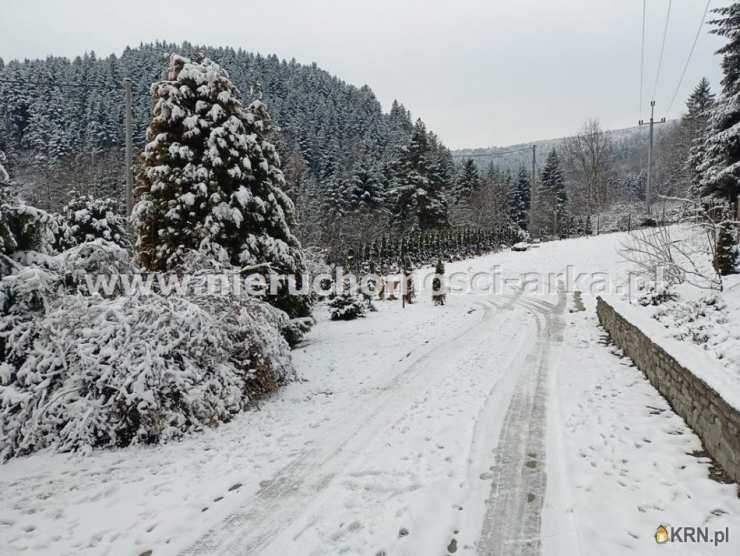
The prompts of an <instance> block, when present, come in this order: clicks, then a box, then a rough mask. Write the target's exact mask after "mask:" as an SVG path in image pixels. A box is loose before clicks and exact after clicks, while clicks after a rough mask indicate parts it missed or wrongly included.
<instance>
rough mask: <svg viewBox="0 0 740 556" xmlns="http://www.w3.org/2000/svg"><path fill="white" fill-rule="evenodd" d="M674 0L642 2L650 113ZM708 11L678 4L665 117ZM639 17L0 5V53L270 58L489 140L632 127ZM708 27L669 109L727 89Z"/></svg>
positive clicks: (497, 10) (533, 5)
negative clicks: (186, 51) (178, 47)
mask: <svg viewBox="0 0 740 556" xmlns="http://www.w3.org/2000/svg"><path fill="white" fill-rule="evenodd" d="M668 1H669V0H648V4H649V6H648V16H647V41H646V63H645V99H646V100H645V102H644V107H643V114H642V116H643V117H645V115H646V107H647V101H648V99H649V98H650V97H651V96H652V94H653V89H654V85H655V77H656V67H657V61H658V54H659V51H660V43H661V39H662V34H663V26H664V22H665V14H666V8H667V6H668ZM728 3H729V0H714V1H713V2H712V7H717V6H721V5H726V4H728ZM704 5H705V1H704V0H674V1H673V9H672V12H671V18H670V26H669V29H668V39H667V43H666V49H665V59H664V63H663V70H662V72H661V77H660V80H659V83H658V87H657V91H656V94H655V98H656V101H657V112H658V114H657V115H658V116H663V115H665V114H664V111H665V110H666V109H667V105H668V103H669V101H670V98H671V97H672V96H673V91H674V89H675V87H676V85H677V83H678V79H679V76H680V73H681V69H682V67H683V65H684V63H685V61H686V58H687V56H688V53H689V49H690V47H691V43H692V41H693V38H694V35H695V33H696V29H697V27H698V25H699V22H700V20H701V15H702V12H703V11H704ZM641 21H642V1H641V0H480V1H478V0H455V1H446V2H443V1H439V0H370V1H368V0H364V1H362V2H360V1H356V0H258V1H255V0H210V1H203V0H177V1H164V0H115V1H107V0H106V1H103V0H64V1H61V0H0V56H1V57H3V58H4V59H6V60H8V59H12V58H37V57H45V56H46V55H48V54H54V55H66V56H75V55H78V54H81V53H82V52H84V51H86V50H94V51H95V52H96V53H97V54H98V55H99V56H103V55H107V54H110V53H112V52H115V53H120V52H121V51H122V50H123V48H124V46H126V45H137V44H139V43H140V42H149V41H154V40H157V39H160V40H167V41H182V40H188V41H191V42H194V43H200V44H209V45H213V46H233V47H243V48H245V49H246V50H250V51H255V52H261V53H264V54H269V53H276V54H277V55H278V56H280V57H284V58H293V57H294V58H296V60H298V61H299V62H301V63H310V62H314V61H315V62H316V63H317V64H318V65H319V66H321V67H322V68H324V69H326V70H328V71H329V72H331V73H333V74H335V75H337V76H338V77H340V78H341V79H343V80H345V81H347V82H349V83H353V84H355V85H362V84H365V83H366V84H368V85H370V87H372V89H373V90H374V91H375V93H376V94H377V96H378V98H379V99H380V101H381V102H382V103H383V106H384V109H386V110H387V109H388V107H389V106H390V103H391V102H392V100H393V99H394V98H398V99H399V100H400V101H401V102H403V103H404V104H405V105H406V107H407V108H409V109H410V110H411V111H412V113H413V115H414V117H417V116H420V117H421V118H422V119H424V121H425V122H427V124H428V126H429V127H430V128H431V129H432V130H434V131H436V132H437V133H438V134H439V135H440V136H441V137H442V139H443V141H444V142H445V143H446V144H447V145H448V146H450V147H452V148H460V147H484V146H492V145H507V144H512V143H518V142H526V141H529V140H534V139H547V138H551V137H559V136H562V135H567V134H570V133H572V132H574V131H576V130H577V129H578V128H579V127H580V125H581V124H582V122H583V120H584V119H586V118H591V117H594V118H599V119H600V120H601V122H602V124H603V125H604V126H605V127H608V128H620V127H627V126H631V125H634V124H635V123H636V121H637V120H638V119H639V117H640V115H639V84H640V33H641ZM707 30H708V27H706V26H705V28H704V30H703V31H702V35H701V37H700V39H699V44H698V46H697V49H696V52H695V53H694V57H693V59H692V62H691V65H690V66H689V70H688V73H687V75H686V79H685V81H684V84H683V86H682V88H681V91H680V93H679V96H678V100H677V101H676V103H675V106H674V108H673V110H672V111H671V114H669V116H675V115H677V114H678V113H679V111H680V110H681V109H682V108H683V101H684V100H685V97H686V96H687V94H688V92H689V91H690V89H691V87H692V86H693V85H694V84H695V83H696V81H698V79H699V78H700V77H701V76H702V75H705V76H707V77H708V78H709V79H710V80H711V82H712V83H713V85H715V86H717V85H718V83H719V79H720V69H719V60H718V59H717V57H716V56H714V55H713V52H714V51H715V50H716V49H717V48H718V47H719V46H720V45H721V44H722V42H721V40H720V39H719V38H718V37H715V36H714V35H709V34H708V33H707V32H706V31H707ZM0 101H1V99H0Z"/></svg>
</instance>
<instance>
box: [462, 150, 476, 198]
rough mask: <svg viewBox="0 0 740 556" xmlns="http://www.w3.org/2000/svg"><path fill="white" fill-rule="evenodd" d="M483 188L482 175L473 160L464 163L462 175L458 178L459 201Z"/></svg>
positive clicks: (469, 159)
mask: <svg viewBox="0 0 740 556" xmlns="http://www.w3.org/2000/svg"><path fill="white" fill-rule="evenodd" d="M480 186H481V179H480V173H479V172H478V167H477V166H476V165H475V162H474V161H473V159H472V158H468V159H467V160H466V161H465V162H463V165H462V169H461V171H460V175H459V177H458V178H457V196H458V199H465V198H466V197H468V196H470V195H471V194H472V193H473V192H475V191H478V190H479V189H480Z"/></svg>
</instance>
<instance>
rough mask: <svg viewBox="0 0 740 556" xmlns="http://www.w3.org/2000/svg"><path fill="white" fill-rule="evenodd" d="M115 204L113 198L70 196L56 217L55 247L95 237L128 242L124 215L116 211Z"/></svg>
mask: <svg viewBox="0 0 740 556" xmlns="http://www.w3.org/2000/svg"><path fill="white" fill-rule="evenodd" d="M116 205H117V203H116V201H115V200H113V199H97V198H95V197H92V196H90V195H75V196H73V197H72V199H70V201H69V202H68V203H67V204H66V205H65V206H64V208H63V209H62V211H61V214H60V215H59V218H58V226H59V230H58V233H57V238H58V239H57V249H58V250H59V251H65V250H67V249H70V248H72V247H74V246H76V245H79V244H81V243H84V242H86V241H93V240H95V239H98V238H100V239H104V240H106V241H111V242H113V243H115V244H117V245H120V246H123V247H125V246H128V244H129V243H128V234H127V230H126V219H125V218H124V217H123V216H122V215H120V214H119V213H118V211H117V208H116Z"/></svg>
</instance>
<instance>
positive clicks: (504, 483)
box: [478, 291, 566, 556]
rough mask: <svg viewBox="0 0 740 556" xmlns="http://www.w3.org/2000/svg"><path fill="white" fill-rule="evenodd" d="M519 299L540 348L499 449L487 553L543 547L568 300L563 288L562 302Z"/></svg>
mask: <svg viewBox="0 0 740 556" xmlns="http://www.w3.org/2000/svg"><path fill="white" fill-rule="evenodd" d="M514 302H515V303H516V304H517V305H520V306H522V307H524V308H526V309H530V310H532V311H534V314H535V317H536V319H537V331H538V333H537V339H536V344H535V349H533V350H532V351H531V352H530V353H529V354H528V355H527V357H526V358H525V363H524V368H523V369H522V370H521V373H520V378H519V382H518V384H517V386H516V389H515V391H514V394H513V396H512V398H511V403H510V405H509V408H508V410H507V413H506V417H505V419H504V424H503V427H502V429H501V433H500V437H499V443H498V447H497V449H496V455H495V465H494V479H493V483H492V485H491V492H490V495H489V498H488V500H487V503H486V506H487V507H486V513H485V517H484V521H483V527H482V531H481V538H480V542H479V546H478V548H479V551H478V552H479V554H481V555H486V556H489V555H491V556H495V555H506V556H509V555H515V556H516V555H522V556H525V555H526V556H531V555H537V554H540V551H541V545H542V541H541V537H540V528H541V522H542V507H543V504H544V500H545V489H546V484H547V478H546V475H545V428H546V412H547V388H548V369H549V362H550V357H551V347H552V345H551V344H552V342H560V341H562V328H563V325H562V323H561V322H560V319H559V315H560V314H561V313H562V312H563V311H564V310H565V304H566V298H565V292H563V291H560V292H559V296H558V303H557V305H552V304H551V303H549V302H546V301H542V300H531V299H530V300H525V299H522V298H520V297H518V296H517V298H515V299H514Z"/></svg>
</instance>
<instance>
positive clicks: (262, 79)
mask: <svg viewBox="0 0 740 556" xmlns="http://www.w3.org/2000/svg"><path fill="white" fill-rule="evenodd" d="M171 52H178V53H181V54H183V55H186V56H191V57H194V58H196V59H197V58H200V57H203V56H206V57H208V58H210V59H212V60H216V61H218V63H219V64H220V65H221V66H222V67H224V68H225V69H226V70H227V71H228V72H229V76H230V78H231V80H232V81H233V82H234V84H235V85H236V86H237V88H238V89H239V90H240V91H241V92H242V94H243V95H244V96H245V97H247V98H258V97H262V100H263V102H265V104H266V105H267V106H268V108H269V110H270V113H271V114H272V118H273V123H274V124H275V128H276V133H275V134H274V136H273V137H272V141H273V142H274V143H275V144H276V146H277V148H278V151H279V153H280V156H281V159H282V164H283V169H284V171H285V174H286V180H287V189H288V192H289V193H290V195H291V196H292V197H293V199H294V202H295V203H296V205H297V208H298V212H299V216H302V217H303V223H306V221H308V220H310V215H309V214H308V213H310V212H313V211H320V210H327V209H328V210H330V211H332V212H338V213H342V214H344V213H346V212H347V211H351V210H354V209H357V208H358V205H359V204H369V205H373V204H376V205H380V204H383V205H385V204H387V202H388V201H389V199H387V198H385V193H386V192H387V190H389V189H390V188H391V187H392V186H393V185H394V184H392V183H390V182H391V181H394V180H395V179H396V178H397V177H398V175H397V172H395V171H393V170H392V169H391V168H392V167H395V166H397V165H398V164H399V163H400V153H401V150H402V147H404V146H406V145H407V144H408V143H409V141H410V140H411V137H412V132H413V129H414V124H413V122H412V120H411V115H410V113H409V111H408V110H406V108H404V107H403V106H402V105H401V104H399V103H397V102H394V103H393V105H392V107H391V108H390V111H389V113H383V110H382V107H381V105H380V103H379V102H378V100H377V99H376V97H375V95H374V94H373V92H372V90H371V89H370V88H369V87H367V86H362V87H359V88H358V87H355V86H353V85H349V84H347V83H345V82H343V81H341V80H340V79H338V78H336V77H334V76H332V75H330V74H329V73H327V72H326V71H324V70H322V69H320V68H318V67H317V66H316V65H315V64H313V65H310V66H307V65H301V64H299V63H297V62H296V61H295V60H291V61H286V60H280V59H278V58H277V57H276V56H274V55H271V56H262V55H260V54H253V53H250V52H245V51H243V50H235V49H232V48H212V47H200V46H195V45H191V44H188V43H185V44H182V45H175V44H165V43H154V44H145V45H141V46H139V47H138V48H127V49H126V50H125V51H124V52H123V54H122V55H120V56H116V55H111V56H108V57H107V58H98V57H97V56H96V55H95V54H94V53H89V54H85V55H84V56H81V57H77V58H75V59H74V60H69V59H67V58H59V57H50V58H47V59H46V60H30V61H29V60H26V61H22V62H21V61H11V62H7V63H4V62H3V61H2V60H0V98H2V99H3V102H2V103H0V151H4V152H5V153H6V155H7V159H8V163H7V166H8V169H9V171H10V172H11V174H12V175H13V176H14V179H15V182H16V183H17V184H19V186H20V188H21V189H22V190H23V191H24V196H25V197H26V198H27V200H29V201H31V202H33V203H34V204H36V205H37V206H40V207H42V208H46V209H51V210H57V209H58V208H59V207H60V206H62V205H63V204H64V202H65V200H66V198H67V196H68V193H69V192H70V191H71V190H77V191H78V192H83V193H90V194H93V195H96V196H110V197H113V198H116V199H121V198H122V192H123V186H122V183H123V175H124V172H123V156H122V150H123V142H124V130H123V112H124V107H123V106H124V105H123V90H122V86H121V83H122V80H123V79H124V78H126V77H129V78H131V79H132V80H133V91H134V120H135V131H134V142H135V147H136V149H137V151H140V150H141V148H142V147H143V145H144V142H145V137H144V132H145V129H146V126H147V124H148V122H149V119H150V115H151V107H152V99H151V95H150V92H149V88H150V85H151V83H152V82H155V81H157V80H158V79H160V78H161V77H162V67H163V59H164V57H165V55H166V54H167V53H171ZM422 125H423V124H422ZM424 133H425V137H424V141H423V142H424V145H422V147H423V148H424V149H426V150H427V151H429V152H425V153H422V154H423V155H424V156H425V157H426V156H429V157H431V159H444V164H443V166H446V167H447V168H448V169H449V170H450V172H451V168H452V162H451V157H450V155H449V151H447V149H446V148H445V147H444V146H443V145H441V143H440V142H439V141H438V140H437V139H436V137H434V135H433V134H431V133H427V132H426V131H424ZM417 154H418V153H417ZM442 182H443V183H437V184H436V187H438V188H443V187H445V186H446V184H447V183H449V182H450V180H449V179H446V178H444V179H442ZM348 189H352V190H353V191H349V192H348V191H347V190H348ZM376 189H377V191H376ZM368 190H372V191H368ZM353 192H354V194H355V195H356V196H357V198H356V199H354V200H353V199H352V198H351V197H352V194H353ZM345 193H346V195H345ZM407 201H409V202H411V201H412V200H409V199H407ZM364 208H374V207H372V206H370V207H364ZM395 208H398V210H397V211H396V212H398V213H399V217H400V218H402V219H404V220H406V216H407V214H406V213H407V212H408V211H407V210H405V208H408V207H395ZM390 212H393V211H390ZM422 220H424V217H423V216H422ZM427 220H429V219H427ZM441 221H442V222H443V223H446V213H445V214H443V215H442V216H441ZM413 224H419V223H418V222H414V223H413ZM421 225H422V226H423V225H425V223H424V222H422V223H421ZM310 228H311V226H309V225H308V224H307V225H306V226H305V230H303V231H304V232H305V233H306V234H313V235H317V236H318V235H320V234H321V233H322V231H321V230H316V229H310Z"/></svg>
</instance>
